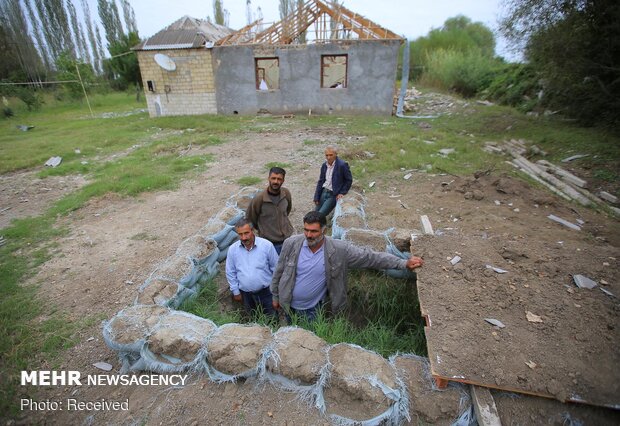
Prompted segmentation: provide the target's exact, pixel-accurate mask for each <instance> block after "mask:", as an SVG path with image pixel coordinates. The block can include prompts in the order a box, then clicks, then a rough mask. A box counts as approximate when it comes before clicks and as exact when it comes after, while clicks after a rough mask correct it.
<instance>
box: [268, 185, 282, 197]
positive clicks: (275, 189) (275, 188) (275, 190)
mask: <svg viewBox="0 0 620 426" xmlns="http://www.w3.org/2000/svg"><path fill="white" fill-rule="evenodd" d="M280 187H281V185H278V184H277V183H271V184H269V192H271V193H272V194H279V193H280Z"/></svg>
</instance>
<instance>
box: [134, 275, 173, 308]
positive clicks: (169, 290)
mask: <svg viewBox="0 0 620 426" xmlns="http://www.w3.org/2000/svg"><path fill="white" fill-rule="evenodd" d="M178 290H179V284H177V283H176V282H173V281H169V280H165V279H162V278H155V279H153V280H151V282H149V284H148V285H147V286H146V287H144V288H143V289H141V290H140V291H139V292H138V299H137V300H136V303H139V304H141V305H161V306H165V305H167V304H168V302H170V300H171V299H172V298H173V297H174V296H175V295H176V294H177V291H178Z"/></svg>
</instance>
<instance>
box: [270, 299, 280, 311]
mask: <svg viewBox="0 0 620 426" xmlns="http://www.w3.org/2000/svg"><path fill="white" fill-rule="evenodd" d="M271 305H272V306H273V309H275V310H276V311H277V310H279V309H280V302H278V301H277V300H272V301H271Z"/></svg>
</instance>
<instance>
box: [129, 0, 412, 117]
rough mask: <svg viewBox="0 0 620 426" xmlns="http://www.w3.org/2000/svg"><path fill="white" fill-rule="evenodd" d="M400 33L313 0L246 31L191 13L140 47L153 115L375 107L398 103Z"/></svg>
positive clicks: (367, 110)
mask: <svg viewBox="0 0 620 426" xmlns="http://www.w3.org/2000/svg"><path fill="white" fill-rule="evenodd" d="M402 42H403V39H402V38H401V37H400V36H398V35H396V34H394V33H393V32H391V31H389V30H387V29H385V28H382V27H380V26H379V25H377V24H375V23H373V22H372V21H370V20H368V19H366V18H364V17H363V16H360V15H358V14H356V13H354V12H352V11H350V10H348V9H346V8H344V7H342V6H339V7H337V8H330V7H329V6H327V5H326V4H325V3H323V2H321V1H320V0H309V1H307V2H306V3H305V4H304V5H303V7H301V8H298V9H297V10H296V11H294V12H293V13H291V14H290V15H289V16H287V17H286V18H284V19H283V20H282V21H280V22H277V23H275V24H273V25H271V26H269V27H266V26H265V25H264V24H263V23H262V21H261V20H258V21H256V22H254V23H252V24H250V25H248V26H246V27H244V28H242V29H240V30H239V31H235V32H233V31H232V30H230V29H228V28H225V27H222V26H219V25H214V24H211V23H209V22H207V21H204V20H199V19H194V18H190V17H184V18H181V19H180V20H178V21H176V22H175V23H173V24H172V25H170V26H169V27H167V28H165V29H164V30H162V31H160V32H158V33H157V34H155V35H154V36H152V37H150V38H148V39H147V40H145V41H144V42H142V43H140V44H139V45H137V46H136V47H134V50H136V51H137V54H138V61H139V64H140V71H141V73H142V80H143V82H144V90H145V93H146V99H147V103H148V110H149V114H150V116H151V117H157V116H169V115H186V114H257V113H271V114H291V113H303V114H308V113H311V114H330V113H332V112H333V113H338V114H369V115H370V114H372V115H390V114H391V113H392V108H393V95H394V85H395V80H396V67H397V61H398V52H399V48H400V45H401V43H402Z"/></svg>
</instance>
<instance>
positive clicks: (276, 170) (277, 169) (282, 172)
mask: <svg viewBox="0 0 620 426" xmlns="http://www.w3.org/2000/svg"><path fill="white" fill-rule="evenodd" d="M274 173H275V174H276V175H282V177H285V176H286V170H284V169H283V168H282V167H272V168H271V169H269V176H271V175H272V174H274Z"/></svg>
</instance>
